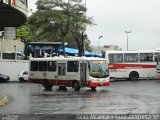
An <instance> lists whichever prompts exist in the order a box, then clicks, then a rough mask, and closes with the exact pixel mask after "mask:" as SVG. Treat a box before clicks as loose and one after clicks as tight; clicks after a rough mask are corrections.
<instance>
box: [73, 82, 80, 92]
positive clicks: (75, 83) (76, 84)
mask: <svg viewBox="0 0 160 120" xmlns="http://www.w3.org/2000/svg"><path fill="white" fill-rule="evenodd" d="M72 87H73V88H74V90H75V91H79V90H80V86H79V84H78V82H77V81H73V82H72Z"/></svg>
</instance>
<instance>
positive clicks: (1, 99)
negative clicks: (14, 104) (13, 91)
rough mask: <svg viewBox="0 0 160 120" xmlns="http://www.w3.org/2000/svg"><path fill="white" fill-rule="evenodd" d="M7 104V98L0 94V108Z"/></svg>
mask: <svg viewBox="0 0 160 120" xmlns="http://www.w3.org/2000/svg"><path fill="white" fill-rule="evenodd" d="M7 102H8V97H7V96H6V95H5V94H3V93H1V92H0V106H4V105H5V104H6V103H7Z"/></svg>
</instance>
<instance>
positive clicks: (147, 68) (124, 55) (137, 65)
mask: <svg viewBox="0 0 160 120" xmlns="http://www.w3.org/2000/svg"><path fill="white" fill-rule="evenodd" d="M157 54H160V51H156V50H150V51H149V50H148V51H142V50H141V51H140V50H139V51H105V52H103V53H102V57H104V58H106V59H107V60H108V61H109V70H110V77H111V78H115V79H117V78H129V79H131V80H136V79H138V78H156V77H157V76H156V65H157V62H156V57H155V55H157Z"/></svg>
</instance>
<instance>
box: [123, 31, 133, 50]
mask: <svg viewBox="0 0 160 120" xmlns="http://www.w3.org/2000/svg"><path fill="white" fill-rule="evenodd" d="M124 32H125V33H126V34H127V51H128V33H131V31H124Z"/></svg>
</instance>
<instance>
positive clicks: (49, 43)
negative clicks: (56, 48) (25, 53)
mask: <svg viewBox="0 0 160 120" xmlns="http://www.w3.org/2000/svg"><path fill="white" fill-rule="evenodd" d="M27 44H32V45H33V44H36V45H39V44H42V45H44V44H45V45H54V44H55V45H56V44H62V42H28V43H27Z"/></svg>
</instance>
